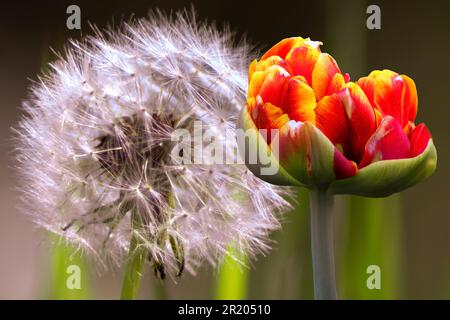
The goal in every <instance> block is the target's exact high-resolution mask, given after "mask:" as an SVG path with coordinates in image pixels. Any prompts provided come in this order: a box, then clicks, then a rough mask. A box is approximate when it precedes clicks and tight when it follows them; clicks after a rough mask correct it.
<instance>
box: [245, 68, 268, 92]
mask: <svg viewBox="0 0 450 320" xmlns="http://www.w3.org/2000/svg"><path fill="white" fill-rule="evenodd" d="M265 77H266V76H265V74H264V72H262V71H255V72H253V73H252V75H251V78H250V81H249V84H248V90H247V97H248V98H251V97H256V96H257V95H258V94H259V91H260V90H261V86H262V85H263V83H264V79H265Z"/></svg>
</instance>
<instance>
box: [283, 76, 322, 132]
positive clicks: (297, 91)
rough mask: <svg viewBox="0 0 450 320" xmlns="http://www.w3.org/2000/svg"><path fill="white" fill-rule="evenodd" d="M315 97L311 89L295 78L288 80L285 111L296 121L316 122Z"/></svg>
mask: <svg viewBox="0 0 450 320" xmlns="http://www.w3.org/2000/svg"><path fill="white" fill-rule="evenodd" d="M315 107H316V96H315V95H314V91H313V89H312V88H311V87H310V86H309V85H308V84H306V83H304V82H303V81H301V80H299V79H297V78H291V79H289V83H288V91H287V103H286V108H285V111H286V112H287V114H288V115H289V118H291V119H293V120H296V121H302V122H303V121H310V122H311V123H313V124H314V123H315V122H316V114H315V113H314V108H315Z"/></svg>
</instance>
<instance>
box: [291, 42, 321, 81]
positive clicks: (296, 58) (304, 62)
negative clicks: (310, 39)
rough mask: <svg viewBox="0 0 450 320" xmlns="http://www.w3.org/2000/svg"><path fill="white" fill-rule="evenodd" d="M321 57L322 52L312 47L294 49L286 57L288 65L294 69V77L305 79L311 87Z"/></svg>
mask: <svg viewBox="0 0 450 320" xmlns="http://www.w3.org/2000/svg"><path fill="white" fill-rule="evenodd" d="M319 55H320V51H319V50H318V49H316V48H313V47H310V46H301V47H298V48H294V49H292V50H291V51H290V52H289V54H288V55H287V57H286V61H287V63H289V65H290V66H291V68H292V72H293V74H292V75H295V76H296V75H300V76H303V77H305V79H306V81H307V82H308V84H309V85H310V86H311V77H312V72H313V69H314V66H315V64H316V61H317V59H318V58H319Z"/></svg>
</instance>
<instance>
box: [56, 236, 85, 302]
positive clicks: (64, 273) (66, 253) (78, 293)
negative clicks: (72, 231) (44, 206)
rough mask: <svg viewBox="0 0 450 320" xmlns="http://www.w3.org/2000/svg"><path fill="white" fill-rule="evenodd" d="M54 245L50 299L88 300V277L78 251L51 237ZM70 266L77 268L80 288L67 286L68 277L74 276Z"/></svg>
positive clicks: (83, 260)
mask: <svg viewBox="0 0 450 320" xmlns="http://www.w3.org/2000/svg"><path fill="white" fill-rule="evenodd" d="M52 237H53V239H54V240H55V241H54V245H53V248H52V258H51V259H52V268H51V270H52V271H51V272H52V276H51V283H52V286H51V293H50V297H49V298H50V299H54V300H82V299H89V297H90V290H89V277H88V274H89V272H88V267H87V263H86V259H85V258H84V256H83V255H82V253H81V251H80V250H75V248H74V247H73V246H72V245H70V244H66V243H65V242H64V241H63V239H61V238H60V237H58V236H52ZM71 266H75V267H76V268H79V269H78V270H79V271H80V272H79V275H80V288H79V289H78V288H71V287H70V285H68V282H69V281H70V277H72V276H76V275H75V274H74V272H73V270H72V269H71V268H72V267H71Z"/></svg>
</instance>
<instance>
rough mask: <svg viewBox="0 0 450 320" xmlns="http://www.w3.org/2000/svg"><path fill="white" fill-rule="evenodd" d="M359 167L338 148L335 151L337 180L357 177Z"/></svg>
mask: <svg viewBox="0 0 450 320" xmlns="http://www.w3.org/2000/svg"><path fill="white" fill-rule="evenodd" d="M357 172H358V166H357V165H356V163H355V162H354V161H351V160H348V159H347V158H346V157H345V156H344V155H343V154H342V153H341V152H340V151H339V150H338V149H337V148H335V149H334V173H335V175H336V179H345V178H350V177H353V176H354V175H356V173H357Z"/></svg>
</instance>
